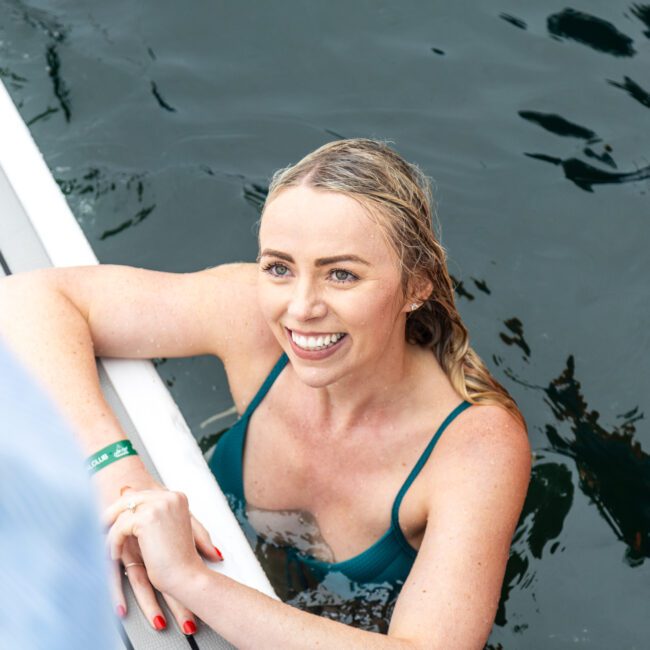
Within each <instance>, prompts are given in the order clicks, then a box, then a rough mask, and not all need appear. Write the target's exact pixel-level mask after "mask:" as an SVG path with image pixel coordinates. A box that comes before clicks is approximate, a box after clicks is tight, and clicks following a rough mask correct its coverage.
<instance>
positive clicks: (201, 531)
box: [191, 516, 223, 562]
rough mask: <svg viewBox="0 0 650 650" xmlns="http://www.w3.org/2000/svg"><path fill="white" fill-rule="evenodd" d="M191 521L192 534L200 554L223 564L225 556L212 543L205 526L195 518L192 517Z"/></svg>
mask: <svg viewBox="0 0 650 650" xmlns="http://www.w3.org/2000/svg"><path fill="white" fill-rule="evenodd" d="M191 520H192V534H193V535H194V543H195V544H196V548H197V549H199V552H200V553H203V555H204V556H205V557H207V558H208V559H209V560H212V561H216V562H222V561H223V555H221V551H220V550H219V549H218V548H217V547H216V546H215V545H214V544H213V543H212V539H211V538H210V533H208V531H207V530H206V529H205V527H204V526H203V524H202V523H201V522H200V521H198V520H197V519H195V518H194V517H193V516H192V517H191Z"/></svg>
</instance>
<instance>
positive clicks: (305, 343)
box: [291, 331, 344, 350]
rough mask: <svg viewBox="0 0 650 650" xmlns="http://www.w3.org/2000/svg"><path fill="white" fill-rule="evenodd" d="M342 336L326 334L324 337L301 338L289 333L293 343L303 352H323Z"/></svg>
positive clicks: (339, 334)
mask: <svg viewBox="0 0 650 650" xmlns="http://www.w3.org/2000/svg"><path fill="white" fill-rule="evenodd" d="M343 336H344V334H342V333H338V334H326V335H325V336H303V335H302V334H296V333H295V332H293V331H292V332H291V338H292V339H293V342H294V343H295V344H296V345H297V346H298V347H300V348H303V349H304V350H323V349H325V348H328V347H330V346H332V345H334V344H335V343H337V342H338V341H339V340H341V339H342V338H343Z"/></svg>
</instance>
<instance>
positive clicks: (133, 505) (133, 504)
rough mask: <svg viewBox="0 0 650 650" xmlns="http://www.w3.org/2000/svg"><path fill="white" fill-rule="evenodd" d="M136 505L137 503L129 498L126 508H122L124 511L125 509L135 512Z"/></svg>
mask: <svg viewBox="0 0 650 650" xmlns="http://www.w3.org/2000/svg"><path fill="white" fill-rule="evenodd" d="M137 507H138V504H137V503H136V502H135V501H133V500H131V501H129V502H128V503H127V504H126V508H124V512H126V511H127V510H130V511H131V512H132V513H133V514H135V509H136V508H137Z"/></svg>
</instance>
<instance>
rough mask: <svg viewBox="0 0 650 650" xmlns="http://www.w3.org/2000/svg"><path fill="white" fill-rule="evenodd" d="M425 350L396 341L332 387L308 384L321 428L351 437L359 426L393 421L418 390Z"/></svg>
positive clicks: (331, 433) (315, 419)
mask: <svg viewBox="0 0 650 650" xmlns="http://www.w3.org/2000/svg"><path fill="white" fill-rule="evenodd" d="M421 353H422V350H421V349H419V348H418V347H417V346H413V345H409V344H408V343H406V342H405V341H404V340H403V339H401V340H399V341H394V342H392V343H391V344H390V345H389V346H388V347H387V348H386V350H384V352H383V354H382V355H381V356H380V357H378V358H376V359H375V360H374V361H373V362H370V363H368V364H366V365H364V366H363V367H360V368H358V369H357V370H356V371H355V372H354V373H353V374H349V375H346V376H345V377H343V378H341V379H340V380H338V381H336V382H334V383H333V384H330V385H328V386H324V387H320V388H311V387H305V388H306V390H307V391H309V397H308V399H309V400H310V408H311V409H312V413H313V418H314V421H315V422H317V423H318V430H320V431H323V432H325V431H327V432H329V434H330V435H334V436H335V435H336V434H337V433H341V434H343V435H346V436H348V435H350V433H351V432H353V431H354V430H355V429H356V430H362V429H365V428H366V427H371V428H373V429H376V428H377V426H378V425H381V424H382V423H383V424H385V423H386V422H389V421H391V420H393V419H394V418H395V417H396V416H397V415H398V414H399V413H401V412H402V410H403V409H404V408H405V407H406V405H407V404H408V403H409V399H411V398H412V397H413V395H414V394H415V392H416V390H417V384H418V377H419V374H420V373H418V372H416V370H417V367H418V366H419V364H420V363H421V359H422V355H421ZM431 356H432V358H433V355H431Z"/></svg>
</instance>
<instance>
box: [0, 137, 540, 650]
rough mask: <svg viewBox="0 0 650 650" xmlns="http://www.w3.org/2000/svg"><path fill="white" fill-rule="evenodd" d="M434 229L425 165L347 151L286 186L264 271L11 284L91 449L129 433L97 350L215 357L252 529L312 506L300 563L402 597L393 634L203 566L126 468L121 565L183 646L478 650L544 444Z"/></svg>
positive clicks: (105, 486)
mask: <svg viewBox="0 0 650 650" xmlns="http://www.w3.org/2000/svg"><path fill="white" fill-rule="evenodd" d="M431 219H432V208H431V200H430V196H429V190H428V184H427V181H426V179H425V178H424V177H423V176H422V174H421V173H420V172H419V170H418V169H417V168H416V167H415V166H413V165H410V164H408V163H406V162H405V161H404V160H403V159H402V158H400V157H399V156H398V155H397V154H396V153H395V152H394V151H393V150H391V149H390V148H389V147H387V146H386V145H384V144H382V143H379V142H375V141H372V140H364V139H356V140H343V141H339V142H335V143H331V144H328V145H325V146H323V147H321V148H320V149H318V150H317V151H315V152H313V153H312V154H310V155H308V156H307V157H306V158H304V159H303V160H302V161H300V162H299V163H298V164H296V165H295V166H293V167H289V168H287V169H285V170H281V171H280V172H278V173H277V174H276V175H275V176H274V178H273V181H272V183H271V187H270V190H269V196H268V198H267V202H266V205H265V208H264V211H263V215H262V219H261V225H260V233H259V243H260V254H259V260H258V265H257V266H255V265H252V264H238V265H229V266H222V267H217V268H215V269H210V270H207V271H202V272H199V273H193V274H187V275H174V274H165V273H156V272H151V271H143V270H138V269H131V268H123V267H108V266H106V267H98V268H87V269H57V270H53V271H48V272H39V273H36V274H32V275H29V276H23V277H17V278H14V279H11V280H9V281H7V282H3V286H2V292H1V293H0V299H1V300H4V301H12V306H11V310H6V313H7V312H9V311H11V312H12V313H14V314H15V311H16V309H17V306H16V304H17V303H18V297H19V296H20V295H25V292H26V291H28V292H29V294H30V295H32V296H34V297H35V298H34V300H32V301H30V305H28V306H24V307H22V308H21V309H22V311H23V314H24V315H23V317H22V318H21V319H19V320H20V322H18V319H16V317H15V315H14V316H12V320H11V322H8V321H7V322H1V321H3V320H5V321H6V320H7V319H2V317H1V316H0V325H1V326H2V328H3V333H4V334H5V335H6V336H7V337H8V338H9V339H10V340H11V341H12V342H13V344H14V346H15V347H16V348H18V349H19V351H20V352H21V353H22V355H23V357H25V358H26V359H27V360H28V361H29V360H31V364H32V366H33V367H35V368H36V367H37V366H38V367H39V368H40V373H41V375H42V377H43V379H44V380H45V381H47V382H49V384H50V386H51V387H52V390H53V391H54V392H55V394H56V395H57V396H58V399H59V401H60V402H61V403H62V405H63V407H64V408H65V409H66V411H67V413H68V415H69V416H70V417H71V418H72V420H73V422H74V424H75V425H76V428H77V429H78V430H79V431H80V432H82V434H81V435H82V437H83V444H84V445H85V447H86V449H87V451H88V453H94V452H96V451H97V450H98V449H101V448H103V447H105V446H106V445H108V444H110V443H113V442H115V441H116V440H118V439H121V438H124V434H123V432H122V431H121V429H120V427H119V424H118V423H117V421H116V419H115V416H114V415H113V414H112V413H111V412H110V411H109V409H108V408H107V406H106V404H105V403H104V401H103V398H102V396H101V392H100V390H99V387H98V384H97V378H96V370H95V366H94V358H93V357H94V355H95V354H97V355H98V356H113V357H154V356H166V357H169V356H189V355H196V354H206V353H212V354H215V355H217V356H218V357H219V358H220V359H221V360H222V361H223V363H224V366H225V369H226V373H227V376H228V381H229V385H230V390H231V392H232V395H233V398H234V401H235V404H236V406H237V410H238V412H239V413H242V414H243V415H242V417H241V418H240V420H239V421H238V423H237V424H236V425H235V426H234V427H233V429H231V430H230V431H229V432H227V433H226V434H225V435H224V437H223V438H222V439H221V440H220V441H219V443H218V445H217V448H216V451H215V454H214V457H213V459H212V461H211V467H212V469H213V471H214V472H215V475H216V477H217V480H218V481H219V482H220V483H221V485H222V489H223V490H224V492H226V493H227V494H229V496H230V497H231V503H232V505H233V508H234V509H235V512H236V513H237V514H238V516H239V517H240V519H241V520H242V522H243V523H247V524H248V525H250V524H251V522H253V521H255V520H256V519H255V516H256V514H257V515H259V513H262V514H265V513H266V514H268V513H278V512H280V513H285V514H286V513H299V514H300V515H301V518H302V519H303V520H304V521H306V522H307V523H311V524H312V529H311V532H313V531H314V525H317V528H316V536H317V538H318V539H317V540H316V542H317V543H315V544H314V545H313V546H312V547H310V549H308V550H309V552H300V551H299V550H296V549H294V551H295V553H294V556H295V558H297V561H298V562H300V563H302V564H304V565H306V566H307V565H309V566H310V567H312V568H314V569H315V570H317V571H321V572H322V573H323V574H327V573H328V572H334V573H340V574H343V575H345V576H347V577H348V578H349V579H350V580H352V581H355V582H357V583H364V582H366V583H368V584H379V583H381V584H394V585H397V586H398V588H399V587H401V586H402V583H403V587H401V593H400V595H399V598H398V600H397V603H396V606H395V609H394V613H393V616H392V619H391V624H390V628H389V630H388V634H387V635H386V636H384V635H379V634H374V633H372V632H368V631H363V630H359V629H355V628H353V627H350V626H346V625H343V624H341V623H338V622H334V621H331V620H327V619H325V618H322V617H317V616H314V615H313V614H309V613H306V612H303V611H299V610H298V609H295V608H292V607H290V606H288V605H286V604H283V603H281V602H276V601H273V600H271V599H269V598H267V597H265V596H263V595H261V594H259V593H258V592H256V591H254V590H251V589H249V588H247V587H244V586H242V585H239V584H237V583H235V582H233V581H232V580H230V579H228V578H226V577H224V576H222V575H219V574H215V573H213V572H210V571H209V570H207V569H206V568H205V567H204V565H203V563H202V561H201V559H200V557H199V555H198V554H197V550H196V549H197V548H198V549H199V550H200V551H201V552H203V554H204V555H206V556H207V557H209V558H211V559H217V557H218V555H217V554H218V551H216V550H215V549H214V548H213V547H212V544H211V541H210V540H209V539H208V536H207V534H206V533H205V531H204V530H203V529H202V528H201V526H200V525H199V524H198V523H197V522H195V521H193V520H191V519H190V515H189V512H188V508H187V503H186V500H185V499H184V497H183V496H182V495H179V494H174V493H170V492H168V491H165V490H163V489H161V488H160V487H159V486H157V485H156V484H155V483H154V481H153V480H152V479H151V478H150V477H149V476H148V475H147V473H146V471H145V470H144V468H143V466H142V465H141V463H140V462H139V460H138V458H137V456H129V457H126V458H124V459H122V460H120V461H119V462H115V463H113V464H111V465H110V466H107V467H106V468H104V469H102V470H101V471H100V472H98V473H97V474H96V476H97V480H98V483H99V486H100V488H101V491H102V494H103V497H104V500H105V502H106V503H107V504H111V505H110V506H109V508H108V510H107V521H108V523H110V524H112V528H111V530H110V533H109V537H110V540H111V549H112V553H113V556H114V558H116V559H118V558H119V559H121V560H122V562H123V563H124V564H125V565H131V564H132V563H133V562H139V561H141V560H143V561H144V564H145V565H146V573H145V569H144V568H143V567H140V566H139V565H132V566H131V567H130V568H129V577H130V578H131V581H132V583H133V584H134V587H135V589H136V594H137V596H138V600H139V603H140V605H141V607H142V609H143V611H144V612H145V614H146V615H147V617H148V618H149V620H150V621H151V623H152V625H153V626H154V627H161V626H162V625H163V624H165V621H164V620H163V619H162V618H161V617H162V613H161V612H160V610H159V608H158V606H157V604H156V602H155V598H154V595H153V592H152V591H151V587H150V585H149V584H148V583H147V581H146V577H147V575H148V578H149V580H151V583H153V585H154V586H156V587H157V588H158V589H160V590H161V591H162V592H164V593H165V594H166V595H167V596H168V597H169V599H170V602H171V606H172V611H173V612H174V614H175V616H176V618H177V620H178V621H179V624H180V625H181V627H182V628H183V629H184V631H186V632H187V633H189V632H191V631H192V630H193V629H195V623H194V618H193V616H192V614H191V612H194V613H196V614H197V615H198V616H200V617H201V618H202V619H203V620H204V621H205V622H206V623H207V624H209V625H211V626H212V627H214V628H215V629H216V630H217V631H218V632H219V633H221V634H222V635H223V636H224V637H225V638H226V639H228V640H229V641H230V642H232V643H233V644H234V645H235V646H237V647H253V648H258V647H276V646H282V647H283V648H287V647H300V648H304V647H313V646H316V645H320V646H323V647H335V648H341V647H344V648H355V647H378V648H379V647H386V648H419V647H426V648H482V647H483V645H484V643H485V641H486V639H487V637H488V635H489V632H490V629H491V626H492V622H493V620H494V616H495V612H496V607H497V604H498V600H499V595H500V589H501V583H502V580H503V574H504V570H505V565H506V561H507V558H508V552H509V545H510V541H511V537H512V534H513V531H514V528H515V525H516V523H517V519H518V516H519V513H520V511H521V507H522V504H523V500H524V497H525V494H526V489H527V485H528V479H529V473H530V449H529V445H528V441H527V435H526V429H525V424H524V421H523V418H522V416H521V414H520V413H519V411H518V409H517V407H516V405H515V403H514V401H513V400H512V398H511V397H510V396H509V395H508V394H507V392H506V391H505V390H504V389H503V388H502V387H501V386H500V385H499V384H498V383H497V382H496V381H495V380H494V379H493V378H492V377H491V376H490V374H489V373H488V371H487V370H486V368H485V366H484V365H483V364H482V362H481V361H480V359H479V358H478V356H477V355H476V354H475V353H474V352H473V351H472V349H471V348H470V347H469V344H468V336H467V331H466V329H465V327H464V325H463V324H462V322H461V319H460V316H459V314H458V312H457V310H456V307H455V305H454V295H453V287H452V284H451V281H450V278H449V275H448V272H447V269H446V264H445V254H444V251H443V249H442V247H441V246H440V244H439V243H438V242H437V241H436V239H435V236H434V234H433V232H432V227H431ZM46 316H47V317H46ZM80 395H83V396H84V398H83V399H79V397H78V396H80ZM70 396H75V398H71V397H70ZM443 433H444V435H443ZM244 442H245V443H246V444H245V447H244ZM242 472H243V475H242ZM127 486H128V493H127V494H124V495H120V491H124V490H125V489H126V488H127ZM133 504H136V507H135V508H133V507H129V506H133ZM242 506H243V507H242ZM217 543H218V540H217ZM117 606H118V608H119V609H120V611H122V612H124V611H125V610H124V607H125V603H124V601H123V600H122V597H121V596H118V602H117ZM243 612H246V614H247V615H246V616H245V617H242V613H243ZM262 617H263V618H262ZM258 620H263V621H264V623H263V624H260V625H259V626H257V625H256V624H255V621H258Z"/></svg>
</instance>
